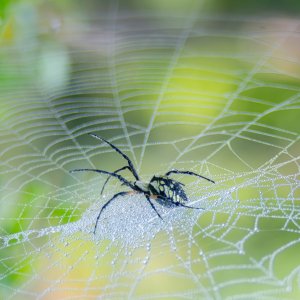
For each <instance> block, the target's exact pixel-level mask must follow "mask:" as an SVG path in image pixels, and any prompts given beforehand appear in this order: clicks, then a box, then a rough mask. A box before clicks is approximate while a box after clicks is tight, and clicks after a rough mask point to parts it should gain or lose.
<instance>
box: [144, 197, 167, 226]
mask: <svg viewBox="0 0 300 300" xmlns="http://www.w3.org/2000/svg"><path fill="white" fill-rule="evenodd" d="M145 197H146V199H147V201H148V202H149V204H150V205H151V207H152V208H153V209H154V211H155V212H156V214H157V215H158V216H159V218H160V219H161V220H163V218H162V217H161V215H160V214H159V212H158V211H157V209H156V208H155V206H154V204H153V203H152V201H151V200H150V197H149V196H148V195H146V194H145Z"/></svg>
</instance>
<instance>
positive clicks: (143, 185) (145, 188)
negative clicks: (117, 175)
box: [134, 180, 149, 192]
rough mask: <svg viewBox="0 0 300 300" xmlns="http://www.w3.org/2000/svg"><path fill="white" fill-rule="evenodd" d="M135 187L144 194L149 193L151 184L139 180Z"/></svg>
mask: <svg viewBox="0 0 300 300" xmlns="http://www.w3.org/2000/svg"><path fill="white" fill-rule="evenodd" d="M134 186H136V187H137V188H138V189H140V190H141V191H142V192H149V184H148V183H147V182H144V181H141V180H137V181H136V182H135V183H134Z"/></svg>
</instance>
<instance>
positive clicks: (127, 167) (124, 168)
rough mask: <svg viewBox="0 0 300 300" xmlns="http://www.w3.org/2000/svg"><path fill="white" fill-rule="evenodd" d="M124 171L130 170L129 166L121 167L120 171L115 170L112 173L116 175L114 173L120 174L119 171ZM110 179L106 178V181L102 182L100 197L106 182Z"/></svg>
mask: <svg viewBox="0 0 300 300" xmlns="http://www.w3.org/2000/svg"><path fill="white" fill-rule="evenodd" d="M126 169H129V170H130V168H129V166H125V167H123V168H120V169H118V170H115V171H114V172H113V173H115V174H116V173H118V172H121V171H123V170H126ZM110 178H111V176H109V177H107V178H106V180H105V182H104V184H103V187H102V190H101V193H100V194H101V195H102V193H103V191H104V188H105V186H106V184H107V183H108V181H109V179H110Z"/></svg>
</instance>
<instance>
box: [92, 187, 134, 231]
mask: <svg viewBox="0 0 300 300" xmlns="http://www.w3.org/2000/svg"><path fill="white" fill-rule="evenodd" d="M129 194H131V192H120V193H117V194H115V195H114V196H113V197H112V198H111V199H110V200H108V201H107V202H106V203H105V204H104V205H103V206H102V208H101V210H100V212H99V214H98V216H97V219H96V224H95V228H94V234H95V233H96V229H97V225H98V221H99V218H100V215H101V213H102V212H103V210H104V209H105V208H106V207H107V206H108V204H109V203H111V202H112V201H113V200H115V199H116V198H117V197H119V196H125V195H129Z"/></svg>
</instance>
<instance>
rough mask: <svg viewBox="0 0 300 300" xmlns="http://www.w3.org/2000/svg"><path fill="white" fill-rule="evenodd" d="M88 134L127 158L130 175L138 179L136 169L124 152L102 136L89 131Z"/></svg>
mask: <svg viewBox="0 0 300 300" xmlns="http://www.w3.org/2000/svg"><path fill="white" fill-rule="evenodd" d="M89 135H90V136H92V137H94V138H96V139H98V140H100V141H102V142H105V143H106V144H108V145H109V146H111V147H112V148H113V149H114V150H115V151H117V152H118V153H119V154H121V155H122V156H123V158H125V159H126V160H127V162H128V166H129V169H130V171H131V173H132V175H133V176H134V177H135V179H136V180H140V178H139V175H138V173H137V171H136V170H135V168H134V166H133V163H132V161H131V160H130V158H129V157H128V156H127V155H126V154H125V153H123V152H122V151H121V150H120V149H119V148H117V147H116V146H114V145H113V144H111V143H110V142H109V141H107V140H105V139H104V138H102V137H100V136H98V135H96V134H94V133H89Z"/></svg>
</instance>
